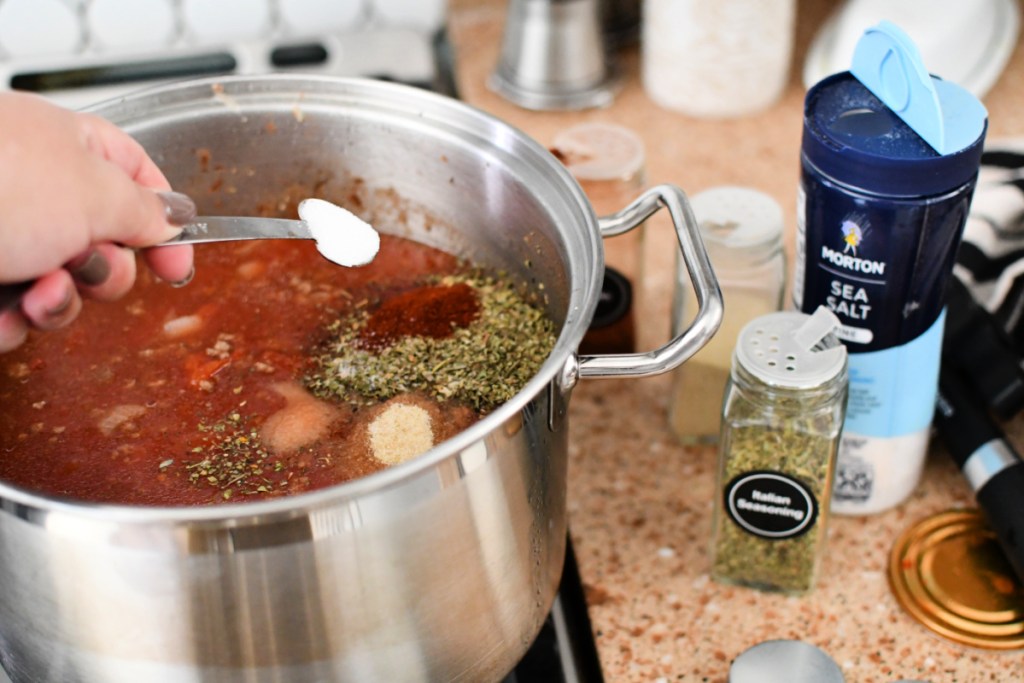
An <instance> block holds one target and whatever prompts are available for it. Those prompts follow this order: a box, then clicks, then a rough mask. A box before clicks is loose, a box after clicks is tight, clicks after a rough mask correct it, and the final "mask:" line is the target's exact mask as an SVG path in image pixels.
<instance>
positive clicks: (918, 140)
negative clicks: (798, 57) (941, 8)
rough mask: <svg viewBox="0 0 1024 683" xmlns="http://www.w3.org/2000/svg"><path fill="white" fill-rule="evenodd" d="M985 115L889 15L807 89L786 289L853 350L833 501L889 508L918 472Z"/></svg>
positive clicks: (870, 509) (843, 509)
mask: <svg viewBox="0 0 1024 683" xmlns="http://www.w3.org/2000/svg"><path fill="white" fill-rule="evenodd" d="M986 116H987V115H986V112H985V108H984V107H983V106H982V105H981V103H980V102H979V101H978V100H977V99H976V98H975V97H974V96H972V95H971V94H969V93H968V92H967V91H966V90H964V89H962V88H960V87H959V86H956V85H954V84H951V83H948V82H945V81H942V80H940V79H938V78H935V77H932V76H929V74H928V72H927V71H926V70H925V69H924V66H923V65H922V63H921V58H920V54H919V53H918V51H917V48H916V47H915V46H914V44H913V43H912V42H911V41H910V39H909V38H908V37H907V36H906V34H904V33H903V32H902V31H901V30H900V29H899V28H897V27H896V26H894V25H893V24H890V23H888V22H882V23H880V24H879V25H878V26H876V27H874V28H871V29H868V30H867V31H866V32H865V34H864V36H863V37H862V38H861V40H860V41H859V42H858V44H857V48H856V50H855V52H854V58H853V66H852V67H851V70H850V71H849V72H844V73H841V74H836V75H833V76H830V77H828V78H826V79H824V80H822V81H821V82H819V83H818V84H816V85H815V86H814V87H813V88H811V89H810V91H808V93H807V96H806V99H805V103H804V130H803V141H802V151H801V167H802V168H801V182H800V190H799V196H798V200H797V249H796V252H797V253H796V257H797V258H796V264H795V271H794V282H793V298H794V303H795V305H796V307H797V308H798V309H799V310H802V311H804V312H811V311H814V310H815V308H817V307H818V306H819V305H825V306H827V307H828V308H830V309H831V310H832V311H833V312H834V313H835V314H836V315H837V316H838V317H839V319H840V321H841V322H842V327H841V328H840V330H839V332H838V335H839V337H840V338H841V339H842V341H843V342H844V343H845V344H846V346H847V349H848V351H849V354H850V356H849V372H850V387H849V405H848V407H847V413H846V420H845V422H844V427H843V436H842V442H841V444H840V448H839V459H838V463H837V466H836V474H835V490H834V492H833V497H832V509H833V511H835V512H839V513H846V514H866V513H874V512H878V511H881V510H884V509H886V508H889V507H892V506H894V505H896V504H898V503H900V502H901V501H903V500H904V499H905V498H906V497H907V496H908V495H909V494H910V493H911V491H912V490H913V489H914V487H915V486H916V485H917V483H918V480H919V479H920V475H921V469H922V466H923V463H924V457H925V452H926V450H927V445H928V437H929V426H930V424H931V421H932V415H933V412H934V409H935V398H936V391H937V386H938V373H939V360H940V351H941V347H942V333H943V325H944V320H945V316H944V308H943V299H944V294H945V289H946V283H947V281H948V280H949V277H950V276H951V273H952V268H953V262H954V258H955V256H956V251H957V248H958V246H959V243H960V237H961V234H962V231H963V226H964V221H965V219H966V217H967V211H968V208H969V205H970V201H971V195H972V193H973V191H974V184H975V180H976V179H977V174H978V167H979V163H980V160H981V152H982V143H983V141H984V138H985V130H986V127H987V118H986Z"/></svg>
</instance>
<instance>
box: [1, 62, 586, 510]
mask: <svg viewBox="0 0 1024 683" xmlns="http://www.w3.org/2000/svg"><path fill="white" fill-rule="evenodd" d="M288 93H291V94H292V95H293V96H294V97H295V99H294V100H289V101H288V102H287V104H288V105H289V106H291V105H292V103H293V102H299V101H301V102H302V103H303V104H314V103H316V102H317V97H318V96H324V95H330V97H329V98H328V97H323V98H322V99H323V100H324V101H325V102H329V101H330V100H335V101H337V99H338V97H339V96H340V97H342V98H345V97H350V98H351V97H353V96H356V95H358V96H363V97H366V96H370V97H372V98H373V101H374V104H376V105H380V104H385V105H390V106H392V107H397V109H396V110H395V111H391V112H390V113H391V114H392V115H394V114H401V115H403V116H404V117H410V118H411V119H415V120H417V121H418V122H420V124H421V125H422V123H423V122H428V123H431V124H433V125H435V126H439V127H443V128H447V129H449V130H453V131H456V130H457V131H458V132H459V133H462V134H464V135H466V134H468V135H471V136H472V137H473V138H474V139H476V140H479V141H480V142H483V143H486V144H488V145H490V146H491V149H489V150H488V152H489V153H491V154H492V155H493V154H495V153H499V152H501V153H503V154H502V158H503V160H505V161H508V162H510V163H515V164H525V165H526V166H527V167H529V170H532V171H540V172H542V173H543V174H547V175H549V176H552V177H553V178H554V180H556V181H557V182H559V183H560V184H561V186H562V187H561V189H563V190H564V191H565V193H563V195H564V198H565V200H566V202H567V203H571V204H572V205H573V206H572V208H574V209H578V210H579V211H580V213H581V217H582V218H583V220H585V222H586V225H585V226H584V227H585V228H586V229H585V230H581V231H577V232H578V233H579V235H577V237H580V238H582V239H583V240H584V241H585V244H584V246H585V247H586V248H587V250H586V251H587V253H588V254H591V255H592V257H591V260H593V261H594V263H591V264H589V265H588V264H583V265H581V266H580V267H579V268H578V272H577V269H574V268H572V264H571V263H567V264H566V268H567V272H568V275H569V282H570V290H569V300H568V303H567V306H566V309H567V310H566V318H565V322H564V323H563V324H562V326H561V330H560V331H559V334H558V338H557V339H556V341H555V346H554V348H553V349H552V350H551V353H550V354H549V355H548V357H547V359H546V360H545V361H544V363H543V364H542V365H541V367H540V369H539V370H538V371H537V372H536V373H535V374H534V376H533V377H532V378H531V379H530V381H529V382H527V383H526V385H525V386H524V387H523V388H522V389H520V390H519V391H518V392H517V393H516V394H515V396H513V397H512V398H511V399H509V400H508V401H506V402H505V403H504V404H502V405H501V406H499V407H498V408H496V409H495V410H493V411H492V412H491V413H489V414H488V415H486V416H485V417H484V418H483V419H481V420H480V421H478V422H476V423H475V424H473V425H472V426H470V427H469V428H468V429H465V430H463V431H462V432H460V433H459V434H456V435H455V436H453V437H452V438H450V439H447V440H445V441H442V442H441V443H439V444H437V445H436V446H434V447H433V448H431V449H430V450H429V451H426V452H424V453H422V454H420V455H418V456H416V457H414V458H412V459H411V460H408V461H406V462H404V463H401V464H399V465H394V466H391V467H387V468H385V469H383V470H380V471H378V472H374V473H373V474H369V475H366V476H363V477H359V478H357V479H353V480H350V481H347V482H343V483H341V484H336V485H334V486H330V487H327V488H322V489H316V490H313V491H308V492H305V493H298V494H295V495H286V496H282V497H280V498H274V499H270V500H264V501H256V502H248V503H218V504H216V505H208V506H184V505H183V506H134V505H122V504H111V503H93V502H88V501H75V500H71V499H66V498H60V497H56V496H50V495H45V494H41V493H35V492H32V491H29V490H27V489H23V488H19V487H16V486H13V485H11V484H8V483H6V482H4V481H2V480H0V508H2V509H3V510H5V511H7V512H13V513H14V514H15V515H17V516H19V517H22V518H24V519H30V518H33V517H34V516H35V515H37V514H39V513H43V514H44V515H45V514H47V513H64V514H72V515H75V516H78V517H87V518H93V519H96V520H101V521H103V522H112V523H117V524H125V523H130V524H153V523H195V522H210V523H218V522H220V523H230V526H232V527H236V526H245V525H247V524H257V523H259V524H262V523H266V522H268V521H273V520H276V519H283V518H292V517H294V516H295V514H296V513H297V512H299V511H304V512H308V511H310V510H313V509H322V508H326V507H332V506H336V505H337V504H338V503H339V502H345V501H351V500H355V499H358V498H362V497H365V496H368V495H370V494H373V493H376V492H380V491H383V490H386V489H388V488H391V487H395V486H398V485H400V484H402V483H403V482H404V481H406V480H408V479H410V478H413V477H415V476H417V475H419V474H421V473H422V472H424V471H425V470H429V469H431V468H434V467H436V466H437V465H438V464H440V463H441V462H443V461H445V460H447V459H449V458H452V457H455V456H456V455H458V454H459V453H461V452H462V451H464V450H465V449H467V448H468V447H470V446H472V445H473V444H475V443H477V442H480V441H482V440H483V439H484V437H485V436H486V435H487V434H489V433H490V432H492V431H494V430H495V429H498V428H499V427H500V426H501V425H502V424H503V423H505V422H506V421H508V420H510V419H512V418H513V417H514V416H515V414H516V413H518V412H519V411H520V410H522V409H523V407H524V406H525V405H526V404H527V403H529V402H530V401H531V400H533V398H534V397H535V396H537V395H539V394H540V392H541V391H544V390H545V387H546V386H547V385H548V384H550V383H552V382H555V383H556V384H559V385H561V384H562V383H563V379H564V378H565V377H566V376H567V372H568V374H573V375H574V374H575V373H574V372H572V371H573V370H574V369H575V368H576V366H577V348H578V346H579V343H580V341H581V340H582V338H583V335H584V333H585V332H586V328H587V326H588V325H589V322H590V319H591V318H592V316H593V314H594V311H595V310H596V307H597V301H598V295H599V290H600V282H599V280H600V278H597V277H596V276H594V273H599V272H601V271H603V268H604V251H603V246H602V242H601V234H600V228H599V224H598V220H597V216H596V214H595V213H594V210H593V207H592V206H591V204H590V202H589V200H588V199H587V197H586V194H585V193H584V192H583V189H582V188H581V187H580V185H579V183H578V182H577V181H576V179H575V178H574V177H573V175H572V174H571V173H570V172H569V171H568V170H567V169H566V168H565V166H564V165H562V164H561V163H560V162H559V161H558V160H557V159H556V158H555V157H554V155H552V154H551V153H550V151H549V150H548V149H547V148H545V147H544V146H543V145H541V144H540V143H539V142H537V141H536V140H534V139H533V138H531V137H530V136H529V135H527V134H526V133H524V132H523V131H521V130H520V129H518V128H515V127H514V126H512V125H510V124H508V123H506V122H505V121H502V120H501V119H499V118H497V117H495V116H493V115H491V114H488V113H486V112H484V111H482V110H480V109H478V108H476V107H473V106H472V105H469V104H466V103H465V102H462V101H458V100H454V99H452V98H450V97H447V96H444V95H440V94H437V93H433V92H429V91H426V90H422V89H420V88H416V87H413V86H408V85H404V84H400V83H392V82H385V81H379V80H374V79H368V78H345V77H335V76H323V75H308V74H262V75H255V76H230V75H229V76H219V77H206V78H197V79H188V80H185V81H177V82H173V83H168V84H163V85H157V86H150V87H146V88H142V89H139V90H136V91H133V92H131V93H128V94H125V95H122V96H120V97H117V98H113V99H109V100H105V101H102V102H98V103H96V104H94V105H92V106H90V107H88V108H86V109H85V110H84V111H87V112H89V113H91V114H94V115H98V116H101V117H103V118H106V119H108V120H111V121H113V122H114V123H115V124H117V125H124V123H125V120H126V118H128V117H130V116H135V117H139V116H141V117H142V119H141V120H145V121H154V120H156V119H158V118H160V117H161V116H163V115H165V114H166V111H167V107H168V106H169V105H175V106H182V105H187V104H188V103H192V104H200V103H202V104H203V105H204V106H206V107H207V108H211V109H212V108H214V107H216V108H219V109H223V108H224V107H237V106H239V105H240V104H241V103H244V100H245V98H246V97H247V96H253V97H254V99H256V100H257V103H266V102H267V100H266V97H267V96H268V95H271V96H273V95H278V96H280V95H286V94H288ZM349 101H350V102H351V100H349ZM154 105H159V106H154ZM147 113H148V115H147ZM129 132H130V131H129ZM577 279H585V280H586V281H585V282H584V283H583V285H582V286H581V285H580V284H579V283H575V282H574V281H575V280H577ZM571 384H572V382H569V385H568V386H567V387H565V388H564V389H562V391H568V389H569V388H571ZM12 503H13V505H12ZM26 508H27V509H26Z"/></svg>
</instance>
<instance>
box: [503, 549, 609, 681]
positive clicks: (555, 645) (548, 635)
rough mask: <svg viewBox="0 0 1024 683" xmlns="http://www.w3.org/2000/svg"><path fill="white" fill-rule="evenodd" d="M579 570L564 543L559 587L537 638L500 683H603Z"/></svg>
mask: <svg viewBox="0 0 1024 683" xmlns="http://www.w3.org/2000/svg"><path fill="white" fill-rule="evenodd" d="M603 682H604V676H603V675H602V674H601V664H600V661H599V659H598V655H597V644H596V643H595V642H594V634H593V630H592V629H591V626H590V617H589V616H588V615H587V604H586V601H585V599H584V595H583V583H582V581H581V580H580V573H579V567H578V566H577V565H576V555H575V553H574V552H573V549H572V542H571V541H567V542H566V549H565V566H564V567H563V569H562V583H561V584H560V586H559V589H558V595H557V596H555V604H554V606H553V607H552V608H551V614H550V615H549V616H548V618H547V621H545V622H544V626H543V627H542V628H541V631H540V634H538V636H537V639H536V640H534V642H533V645H531V646H530V649H529V650H528V651H527V652H526V655H525V656H524V657H523V659H522V660H521V661H520V662H519V664H518V665H516V668H515V669H513V671H512V673H510V674H509V675H508V676H506V677H505V679H504V680H503V681H502V683H603Z"/></svg>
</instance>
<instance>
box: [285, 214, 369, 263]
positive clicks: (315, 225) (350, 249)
mask: <svg viewBox="0 0 1024 683" xmlns="http://www.w3.org/2000/svg"><path fill="white" fill-rule="evenodd" d="M299 218H301V219H302V220H304V221H306V224H307V225H309V231H310V233H311V234H312V235H313V239H314V240H316V248H317V249H318V250H319V251H320V253H321V254H323V255H324V257H325V258H326V259H328V260H330V261H333V262H334V263H337V264H338V265H340V266H362V265H366V264H367V263H369V262H370V261H372V260H373V257H374V256H376V255H377V252H378V251H379V250H380V235H379V234H377V231H376V230H374V229H373V226H371V225H370V224H369V223H367V222H366V221H364V220H363V219H361V218H359V217H358V216H356V215H355V214H354V213H352V212H351V211H348V210H347V209H343V208H342V207H340V206H338V205H337V204H332V203H331V202H328V201H326V200H323V199H304V200H302V201H301V202H300V203H299Z"/></svg>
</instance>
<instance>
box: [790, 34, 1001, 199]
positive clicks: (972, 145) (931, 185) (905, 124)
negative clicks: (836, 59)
mask: <svg viewBox="0 0 1024 683" xmlns="http://www.w3.org/2000/svg"><path fill="white" fill-rule="evenodd" d="M858 55H859V57H858ZM919 67H920V68H919ZM854 68H855V69H856V71H857V73H858V74H859V75H860V77H861V78H862V79H863V80H864V81H866V82H867V85H866V84H865V83H862V82H861V80H858V78H857V76H856V75H855V74H854V73H851V72H844V73H841V74H836V75H834V76H830V77H828V78H826V79H824V80H822V81H821V82H819V83H817V84H816V85H815V86H814V87H812V88H811V89H810V91H808V93H807V97H806V98H805V100H804V133H803V155H804V158H805V159H806V160H807V161H808V162H810V163H811V164H812V165H813V166H815V167H817V168H818V170H820V171H821V172H822V173H824V174H825V175H827V176H830V177H831V178H832V179H834V180H835V181H837V182H839V183H842V184H844V185H848V186H851V187H855V188H858V189H860V190H862V191H865V192H868V193H872V194H880V195H886V196H895V197H920V196H930V195H935V194H941V193H943V192H946V191H949V190H951V189H953V188H956V187H959V186H960V185H962V184H964V183H966V182H968V181H970V180H972V179H973V178H974V177H975V176H976V175H977V173H978V166H979V164H980V163H981V152H982V146H983V143H984V140H985V131H986V129H987V126H988V120H987V118H986V116H985V109H984V107H983V106H982V105H981V103H980V102H978V101H977V99H976V98H974V96H973V95H970V94H969V93H967V91H965V90H963V89H962V88H958V87H957V86H954V85H953V84H947V83H945V82H944V81H941V80H939V79H937V78H935V77H930V76H929V77H926V78H924V79H923V80H922V79H921V78H920V76H921V73H926V72H923V67H922V66H921V65H920V55H918V54H917V50H916V48H915V47H914V46H913V43H911V42H910V40H909V38H906V36H905V34H903V33H902V32H901V31H899V29H896V28H895V27H894V26H893V25H891V24H887V22H883V23H882V24H881V25H879V26H878V27H875V28H874V29H869V30H868V31H867V32H866V33H865V36H864V37H863V38H861V41H860V42H859V43H858V44H857V49H856V51H855V57H854ZM868 85H870V86H871V88H873V89H875V90H876V91H877V92H878V93H879V94H880V95H881V96H882V98H884V99H885V100H886V101H883V99H880V98H879V97H878V96H876V94H874V93H873V92H872V90H871V89H869V87H868ZM946 86H949V87H948V88H947V87H946ZM929 88H930V89H929ZM966 98H969V99H966ZM887 102H888V104H887ZM947 107H948V109H947ZM968 138H969V139H968ZM943 150H944V151H943Z"/></svg>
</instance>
